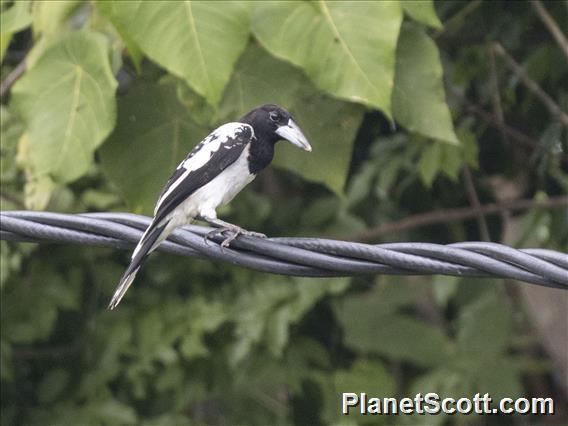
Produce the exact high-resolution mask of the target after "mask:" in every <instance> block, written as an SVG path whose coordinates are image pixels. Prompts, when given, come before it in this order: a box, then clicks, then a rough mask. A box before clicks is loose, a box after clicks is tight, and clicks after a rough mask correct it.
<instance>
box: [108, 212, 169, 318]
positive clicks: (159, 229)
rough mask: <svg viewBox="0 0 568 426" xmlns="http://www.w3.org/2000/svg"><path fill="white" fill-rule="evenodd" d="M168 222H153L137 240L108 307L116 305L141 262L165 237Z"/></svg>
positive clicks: (111, 307)
mask: <svg viewBox="0 0 568 426" xmlns="http://www.w3.org/2000/svg"><path fill="white" fill-rule="evenodd" d="M167 224H168V222H166V223H164V224H162V225H160V226H157V225H156V224H155V223H154V222H152V223H151V224H150V226H148V229H146V232H144V235H142V238H140V241H139V242H138V245H137V246H136V248H135V249H134V252H133V253H132V258H131V259H132V260H131V261H130V265H128V268H126V271H124V274H123V275H122V278H121V279H120V282H119V283H118V286H117V287H116V290H115V291H114V294H113V296H112V299H111V301H110V303H109V304H108V309H111V310H112V309H114V308H116V307H117V306H118V304H119V303H120V301H121V300H122V297H123V296H124V294H125V293H126V291H127V290H128V287H130V284H132V282H133V281H134V278H136V274H137V273H138V270H139V269H140V266H141V265H142V262H144V260H146V258H147V257H148V255H149V254H150V253H151V252H152V251H153V250H154V249H155V248H156V247H157V246H158V245H159V244H160V243H161V242H162V241H163V240H164V239H165V238H166V237H167V232H164V231H165V229H166V226H167Z"/></svg>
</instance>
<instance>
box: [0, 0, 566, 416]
mask: <svg viewBox="0 0 568 426" xmlns="http://www.w3.org/2000/svg"><path fill="white" fill-rule="evenodd" d="M539 5H540V7H544V10H545V13H546V14H548V15H549V16H550V17H551V18H552V21H553V22H554V21H555V22H557V23H562V22H567V19H568V17H567V9H566V7H565V4H563V3H562V2H546V3H539V2H537V3H536V4H533V3H529V2H499V1H494V2H481V1H478V0H476V1H468V2H457V1H456V2H435V3H433V2H431V1H401V2H397V1H391V2H355V3H353V2H344V1H337V2H326V1H320V2H299V1H297V2H242V1H234V2H181V1H180V2H140V1H128V2H125V1H122V2H119V1H112V2H111V1H77V0H73V1H59V2H47V1H34V2H31V1H18V2H10V1H2V5H1V8H2V12H1V15H0V18H1V22H0V24H1V35H2V39H1V43H0V48H1V49H0V53H1V55H2V59H3V62H2V67H1V75H2V81H3V89H2V92H3V93H2V110H1V118H2V120H1V132H2V133H1V137H2V145H1V166H2V170H1V179H2V187H1V203H2V205H1V208H2V210H7V209H24V208H30V209H45V210H52V211H61V212H85V211H109V210H112V211H134V212H137V213H144V214H150V213H151V211H152V208H153V205H154V202H155V200H156V197H157V194H158V193H159V190H160V187H161V185H163V183H164V182H165V180H166V179H167V177H168V176H169V174H170V173H171V171H172V170H173V169H174V168H175V166H176V165H177V163H178V161H179V160H180V159H181V158H183V157H184V156H185V155H186V153H187V151H188V150H189V149H190V148H191V147H193V146H194V145H195V144H196V143H197V142H198V141H199V140H200V139H201V138H202V137H203V136H205V135H206V134H207V133H208V132H209V131H210V130H211V129H212V128H214V127H215V126H217V125H218V124H220V123H222V122H226V121H230V120H235V119H237V118H238V117H239V116H240V115H242V114H243V113H244V112H246V111H247V110H249V109H250V108H252V107H253V106H255V105H258V104H261V103H264V102H276V103H279V104H281V105H283V106H285V107H287V108H289V109H290V110H291V111H292V112H293V113H294V114H295V116H296V118H297V121H298V122H299V123H300V125H301V127H302V128H303V129H304V130H305V132H306V133H307V135H308V137H309V139H310V141H311V142H312V144H313V146H314V152H313V153H312V154H311V155H307V154H305V153H300V152H297V150H294V149H293V148H291V147H288V146H282V145H284V144H280V145H279V146H278V152H277V156H276V157H277V158H276V161H275V165H274V166H273V167H271V168H270V169H268V170H266V171H264V172H263V174H262V175H261V176H260V177H259V178H257V180H256V181H255V183H254V184H252V185H250V187H249V188H247V190H245V191H244V192H243V193H242V194H240V195H239V197H237V199H236V200H235V201H234V202H233V203H232V204H231V206H229V207H227V208H225V209H223V211H222V212H221V214H222V216H224V217H225V218H227V220H230V221H231V222H233V223H238V224H240V225H242V226H244V227H246V228H249V229H254V230H258V231H262V232H264V233H266V234H269V235H275V236H276V235H293V236H299V235H306V236H308V235H311V236H341V237H343V238H348V239H355V240H361V241H373V242H389V241H428V242H435V243H450V242H455V241H464V240H483V239H486V240H492V241H501V242H505V243H507V244H510V245H513V246H525V247H528V246H531V247H548V248H552V249H555V250H564V251H566V247H567V244H568V226H567V218H568V216H567V215H566V208H565V204H564V208H556V209H554V208H552V207H551V205H552V203H551V202H550V201H551V200H556V201H558V197H561V196H563V195H564V194H566V192H567V188H568V178H567V174H566V169H567V164H568V163H567V159H566V150H567V139H566V127H567V121H566V117H567V116H566V113H565V112H563V111H566V106H567V104H568V89H567V88H568V73H567V69H568V68H567V67H566V61H567V56H566V51H567V49H566V41H565V40H564V45H563V44H562V40H560V41H557V40H556V39H555V38H554V36H553V34H552V32H550V28H551V24H550V22H546V23H545V21H544V20H543V19H542V11H540V12H539V10H540V9H539ZM24 58H25V62H24V61H23V60H24ZM511 58H514V61H516V63H517V64H518V68H516V67H515V63H511ZM23 64H25V67H24V65H23ZM519 69H520V70H521V72H520V71H519ZM525 77H526V78H525ZM527 78H528V80H530V81H528V82H527ZM8 81H15V84H13V86H11V87H10V84H5V83H6V82H8ZM531 83H532V84H533V86H531ZM534 86H536V90H535V88H534ZM539 90H540V92H539ZM542 93H545V94H548V95H549V98H547V99H544V100H543V98H544V97H543V95H542ZM516 200H528V202H527V203H525V204H528V205H529V207H535V208H529V209H527V208H526V206H525V208H523V209H517V210H515V211H512V210H509V209H507V208H504V207H502V208H501V207H500V208H499V209H497V210H498V214H493V215H489V216H486V217H483V216H479V215H476V214H475V211H476V208H477V207H478V206H479V203H481V204H489V203H495V202H497V203H501V204H500V205H503V203H504V204H507V205H511V204H512V205H514V204H515V202H516ZM556 205H558V203H556ZM539 206H540V208H536V207H539ZM458 207H465V208H466V210H468V213H467V214H466V215H464V217H463V219H462V220H455V221H451V222H450V221H447V220H443V219H444V217H445V214H446V209H451V208H458ZM436 211H438V212H439V213H440V215H439V216H441V217H442V220H439V221H434V222H433V223H431V224H430V225H429V226H423V227H419V226H418V225H417V224H416V223H414V222H413V221H412V218H415V217H416V216H415V215H418V214H421V213H428V212H436ZM471 212H473V214H470V213H471ZM402 218H410V219H411V220H410V224H409V226H406V227H400V226H398V225H400V223H399V222H397V221H399V220H400V219H402ZM1 248H2V250H1V268H0V273H1V275H0V285H1V291H2V293H1V294H2V305H1V307H2V312H1V327H2V330H1V331H2V333H1V340H0V351H1V383H2V401H1V403H2V406H1V409H2V410H1V420H2V424H6V425H9V424H10V425H12V424H26V425H30V424H81V425H91V424H92V425H99V424H144V425H171V424H176V425H177V424H180V425H181V424H259V425H262V424H313V425H317V424H339V423H340V424H382V423H385V424H387V423H393V421H392V419H386V418H369V417H353V416H350V417H349V418H341V417H340V416H339V408H338V407H339V401H340V399H339V395H340V393H341V392H342V391H352V392H360V391H363V392H367V393H368V394H370V395H381V396H393V395H399V396H410V395H413V394H415V393H416V392H423V393H425V392H430V391H436V392H438V393H440V395H442V396H452V397H460V396H464V395H465V396H471V395H473V394H475V393H476V392H481V393H482V394H483V393H486V392H488V393H490V394H491V395H492V396H493V397H494V398H499V397H501V396H510V397H515V396H524V397H532V396H538V397H548V396H552V397H554V398H555V402H556V408H557V410H558V412H557V414H556V415H555V416H553V417H548V418H540V419H531V423H543V424H563V423H564V422H566V421H567V419H568V417H567V413H566V409H565V407H566V406H568V405H567V404H566V402H567V401H566V391H567V388H568V382H567V377H568V376H567V373H566V372H567V365H568V355H567V352H568V351H567V345H568V343H567V342H568V336H567V333H568V331H567V328H568V326H567V324H566V312H567V309H568V301H567V295H566V293H565V292H564V293H562V292H559V291H555V290H548V289H542V288H534V287H531V286H528V285H525V284H520V283H515V282H505V283H503V282H502V280H489V279H487V280H472V279H458V278H448V277H428V278H420V277H356V278H353V279H333V280H327V279H326V280H317V279H301V278H284V277H278V276H272V275H268V274H261V273H255V272H251V271H247V270H243V269H239V268H234V267H230V266H225V265H213V264H210V263H208V262H204V261H194V260H189V259H181V258H176V257H173V256H168V255H163V254H156V255H153V256H152V257H151V258H150V260H149V261H148V262H147V264H146V265H145V267H144V268H143V270H142V272H141V273H140V274H139V277H138V279H137V282H136V285H135V286H134V288H133V289H132V291H131V292H129V294H128V296H127V297H126V300H125V301H124V302H123V304H122V305H121V306H120V309H118V310H117V311H115V312H112V313H111V312H108V311H106V310H105V306H106V303H107V301H108V298H109V296H110V295H111V293H112V291H113V288H114V286H115V284H116V282H117V280H118V278H119V277H120V275H121V273H122V270H123V269H124V268H125V266H126V264H127V259H128V253H126V252H116V251H112V250H108V249H99V248H96V249H95V248H88V247H71V246H55V245H54V246H49V245H42V246H32V245H26V244H8V243H6V242H1ZM563 407H564V408H563ZM480 421H483V422H485V423H487V424H515V425H516V424H524V422H525V420H523V419H522V418H520V417H492V418H483V419H479V418H476V417H475V416H470V417H452V418H447V417H444V416H437V417H424V416H416V417H414V416H413V417H407V418H403V417H398V418H397V419H396V420H395V421H394V422H395V423H400V424H445V423H450V424H462V423H476V424H477V423H478V422H480Z"/></svg>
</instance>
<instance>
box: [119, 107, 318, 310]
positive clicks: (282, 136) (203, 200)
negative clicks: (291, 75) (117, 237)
mask: <svg viewBox="0 0 568 426" xmlns="http://www.w3.org/2000/svg"><path fill="white" fill-rule="evenodd" d="M280 140H287V141H288V142H290V143H292V144H293V145H295V146H296V147H298V148H301V149H303V150H305V151H308V152H310V151H312V146H311V145H310V143H309V142H308V140H307V138H306V136H305V135H304V133H303V132H302V130H301V129H300V127H299V126H298V125H297V124H296V122H295V121H294V118H293V117H292V115H291V114H290V113H289V112H288V111H286V110H285V109H284V108H281V107H279V106H278V105H275V104H265V105H262V106H259V107H256V108H254V109H253V110H251V111H250V112H249V113H247V114H246V115H244V116H243V117H242V118H241V119H240V120H239V121H236V122H230V123H226V124H223V125H222V126H220V127H218V128H217V129H215V130H213V131H212V132H211V133H210V134H209V135H208V136H206V137H205V138H204V139H203V140H202V141H201V142H199V143H198V144H197V145H196V146H195V147H194V148H193V149H192V150H191V151H190V152H189V154H188V155H187V157H186V158H185V159H184V160H183V161H182V162H181V163H180V164H179V166H178V167H177V168H176V170H175V171H174V172H173V174H172V175H171V177H170V178H169V180H168V181H167V183H166V185H165V186H164V188H163V189H162V192H161V194H160V196H159V197H158V201H157V202H156V206H155V209H154V217H153V218H152V221H151V222H150V225H148V227H147V228H146V230H145V232H144V234H143V235H142V237H141V238H140V241H139V242H138V244H137V245H136V247H135V249H134V251H133V252H132V256H131V259H130V264H129V265H128V267H127V268H126V270H125V272H124V274H123V275H122V277H121V279H120V281H119V283H118V286H117V287H116V290H115V292H114V294H113V296H112V298H111V300H110V303H109V305H108V308H109V309H111V310H112V309H115V308H116V307H117V306H118V304H119V303H120V301H121V300H122V298H123V297H124V295H125V293H126V291H127V290H128V288H129V287H130V285H131V284H132V282H133V281H134V278H135V277H136V274H137V273H138V271H139V269H140V266H141V265H142V263H143V262H144V261H145V260H146V258H147V257H148V255H149V254H150V253H151V252H152V251H154V250H155V249H156V248H157V247H158V246H159V245H160V243H161V242H162V241H164V240H165V239H166V238H167V237H168V236H169V235H170V234H171V233H172V232H173V231H174V229H176V228H178V227H180V226H184V225H188V224H190V223H191V222H193V221H194V220H195V219H198V220H202V221H205V222H207V223H209V224H210V225H212V226H214V227H216V228H217V229H216V230H213V231H212V232H210V233H209V234H207V235H206V236H205V239H206V240H207V239H208V238H210V237H212V236H213V235H214V234H219V233H221V234H224V233H225V232H227V231H230V232H229V234H230V235H229V236H228V237H227V238H226V239H225V240H223V242H222V243H221V246H222V247H227V246H228V245H229V244H230V243H231V241H233V240H234V239H235V238H236V237H237V236H238V235H249V236H255V237H265V235H263V234H260V233H257V232H252V231H247V230H245V229H243V228H241V227H239V226H237V225H233V224H231V223H229V222H225V221H223V220H221V219H218V218H217V213H216V209H217V207H219V206H222V205H225V204H228V203H229V202H230V201H231V200H232V199H233V198H234V197H235V196H236V195H237V194H238V193H239V192H240V191H241V190H242V189H243V188H244V187H245V186H246V185H248V184H249V183H250V182H252V180H253V179H254V178H255V177H256V175H257V174H258V173H259V172H260V171H261V170H263V169H264V168H266V167H267V166H268V165H269V164H270V162H271V161H272V159H273V157H274V148H275V145H276V143H277V142H278V141H280Z"/></svg>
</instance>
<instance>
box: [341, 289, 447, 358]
mask: <svg viewBox="0 0 568 426" xmlns="http://www.w3.org/2000/svg"><path fill="white" fill-rule="evenodd" d="M393 284H394V283H393ZM399 284H400V283H399ZM400 287H401V286H400V285H399V288H397V286H394V285H393V286H386V287H381V288H377V289H376V290H375V291H373V292H372V293H370V294H368V293H365V294H361V295H354V296H351V297H349V298H346V299H344V300H343V302H342V303H340V304H338V305H337V306H335V309H334V311H335V313H336V315H337V317H338V319H339V321H340V323H341V324H342V326H343V330H344V333H345V342H346V343H347V345H348V346H350V347H352V348H354V349H357V350H360V351H362V352H365V353H378V354H381V355H386V356H389V357H392V358H393V359H402V360H405V361H409V362H412V363H414V364H417V365H423V366H430V365H442V364H443V363H444V362H445V359H446V358H447V356H448V354H449V353H450V342H449V340H448V338H447V337H446V336H445V335H444V334H443V333H442V332H441V331H440V330H439V329H437V328H435V327H432V326H430V325H428V324H425V323H424V322H423V321H419V320H417V319H414V318H413V317H411V316H409V315H403V314H400V313H398V312H396V311H395V310H396V308H397V307H402V306H404V305H407V304H408V303H409V302H411V301H412V300H414V299H415V298H416V297H417V296H418V295H419V294H417V293H416V292H412V291H410V288H408V287H406V288H400Z"/></svg>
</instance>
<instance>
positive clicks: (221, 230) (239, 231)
mask: <svg viewBox="0 0 568 426" xmlns="http://www.w3.org/2000/svg"><path fill="white" fill-rule="evenodd" d="M226 231H228V232H231V235H229V236H228V237H227V238H225V239H224V240H223V242H221V247H223V248H225V247H229V245H230V244H231V242H233V240H234V239H235V238H237V237H238V236H239V235H246V236H248V237H256V238H266V235H264V234H261V233H260V232H253V231H247V230H246V229H243V228H239V227H234V228H229V227H224V228H218V229H214V230H213V231H211V232H209V233H207V234H206V235H205V236H204V237H203V239H204V240H205V242H206V243H207V241H208V240H209V239H211V238H213V237H214V236H216V235H220V234H223V233H224V232H226Z"/></svg>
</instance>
